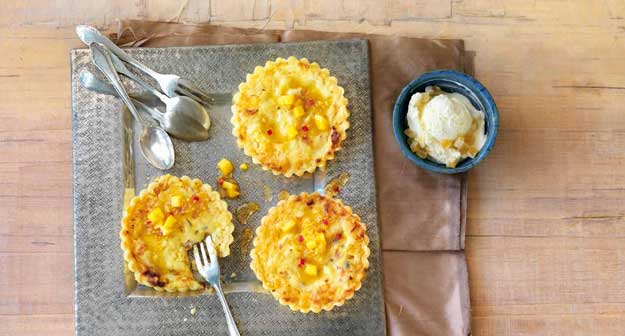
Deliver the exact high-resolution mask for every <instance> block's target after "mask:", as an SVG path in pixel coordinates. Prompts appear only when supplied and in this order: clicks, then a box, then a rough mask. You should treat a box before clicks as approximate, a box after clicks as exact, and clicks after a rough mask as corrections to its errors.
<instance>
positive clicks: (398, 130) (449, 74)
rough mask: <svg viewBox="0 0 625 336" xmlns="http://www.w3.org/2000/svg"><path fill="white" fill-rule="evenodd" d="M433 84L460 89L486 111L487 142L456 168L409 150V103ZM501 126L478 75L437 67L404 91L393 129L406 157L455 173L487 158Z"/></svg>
mask: <svg viewBox="0 0 625 336" xmlns="http://www.w3.org/2000/svg"><path fill="white" fill-rule="evenodd" d="M431 85H436V86H438V87H440V88H441V89H442V90H443V91H445V92H457V93H460V94H462V95H464V96H465V97H467V98H468V99H469V100H470V101H471V103H472V104H473V106H475V108H477V109H479V110H480V111H484V124H485V128H486V143H485V144H484V147H482V149H481V150H480V151H479V152H478V153H477V155H476V156H475V157H474V158H467V159H465V160H463V161H461V162H459V163H458V165H457V166H456V167H455V168H448V167H446V166H445V165H443V164H440V163H437V162H434V161H431V160H429V159H422V158H420V157H418V156H417V155H416V154H415V153H413V152H412V151H411V150H410V146H409V145H408V137H407V136H406V135H405V134H404V130H405V129H407V128H408V121H407V120H406V114H407V113H408V103H409V102H410V98H411V97H412V95H413V94H415V93H416V92H424V91H425V88H426V87H428V86H431ZM498 128H499V111H498V110H497V106H496V105H495V101H494V100H493V97H492V96H491V95H490V93H489V92H488V90H486V88H485V87H484V85H482V84H481V83H480V82H478V81H477V80H476V79H475V78H473V77H471V76H469V75H467V74H464V73H461V72H458V71H453V70H436V71H432V72H427V73H424V74H423V75H421V76H420V77H419V78H417V79H415V80H413V81H412V82H410V84H408V85H407V86H406V87H405V88H404V89H403V90H402V91H401V94H400V95H399V97H398V98H397V102H395V107H394V108H393V132H394V133H395V139H396V140H397V143H398V144H399V148H400V149H401V151H402V153H403V154H404V156H405V157H407V158H408V159H410V161H412V162H414V163H415V164H416V165H417V166H419V167H421V168H424V169H427V170H429V171H433V172H436V173H442V174H456V173H462V172H465V171H467V170H469V169H471V168H473V167H475V166H476V165H477V164H478V163H480V161H482V160H484V158H485V157H486V155H488V153H489V152H490V150H491V149H492V148H493V145H494V144H495V138H496V137H497V129H498Z"/></svg>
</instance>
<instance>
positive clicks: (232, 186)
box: [221, 181, 237, 190]
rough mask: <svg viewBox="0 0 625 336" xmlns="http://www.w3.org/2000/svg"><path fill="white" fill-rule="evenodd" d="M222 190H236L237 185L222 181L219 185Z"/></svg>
mask: <svg viewBox="0 0 625 336" xmlns="http://www.w3.org/2000/svg"><path fill="white" fill-rule="evenodd" d="M221 186H222V187H223V188H224V189H226V190H236V189H237V185H236V184H234V183H232V182H228V181H224V183H222V185H221Z"/></svg>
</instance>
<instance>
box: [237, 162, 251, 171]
mask: <svg viewBox="0 0 625 336" xmlns="http://www.w3.org/2000/svg"><path fill="white" fill-rule="evenodd" d="M248 168H249V167H248V166H247V163H241V164H240V165H239V169H241V170H242V171H247V169H248Z"/></svg>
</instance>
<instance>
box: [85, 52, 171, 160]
mask: <svg viewBox="0 0 625 336" xmlns="http://www.w3.org/2000/svg"><path fill="white" fill-rule="evenodd" d="M89 49H91V60H92V61H93V63H94V64H95V65H96V67H97V68H98V69H100V71H102V73H104V75H106V77H107V78H108V79H109V80H110V81H111V83H112V84H113V87H114V88H115V90H116V91H117V93H118V94H119V96H120V98H121V99H122V101H123V102H124V103H125V104H126V106H127V107H128V110H130V113H132V115H133V117H135V119H137V121H138V122H139V123H140V124H141V126H142V127H143V130H142V131H141V134H140V135H139V148H140V149H141V154H143V157H144V158H145V159H146V160H147V161H148V162H149V163H150V164H151V165H153V166H154V167H156V168H158V169H169V168H171V167H173V165H174V160H175V156H174V146H173V144H172V143H171V139H170V138H169V135H167V132H165V131H164V130H163V129H162V128H160V127H153V126H149V125H148V124H147V122H146V121H145V120H143V118H142V117H141V114H139V112H138V111H137V109H136V108H135V105H134V104H133V103H132V101H131V100H130V97H129V96H128V93H126V90H125V89H124V86H123V85H122V83H121V81H120V80H119V76H118V75H117V72H116V71H115V68H114V66H113V63H112V61H111V57H110V53H109V52H108V50H106V48H105V47H104V46H103V45H102V44H100V43H91V44H90V45H89Z"/></svg>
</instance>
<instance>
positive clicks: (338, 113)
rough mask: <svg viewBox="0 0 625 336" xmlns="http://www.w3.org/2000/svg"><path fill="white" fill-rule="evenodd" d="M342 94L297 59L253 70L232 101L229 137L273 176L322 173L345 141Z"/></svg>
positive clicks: (315, 68) (314, 66) (326, 76)
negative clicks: (235, 140) (231, 125)
mask: <svg viewBox="0 0 625 336" xmlns="http://www.w3.org/2000/svg"><path fill="white" fill-rule="evenodd" d="M343 93H344V90H343V88H342V87H340V86H338V84H337V80H336V78H335V77H332V76H330V72H329V71H328V70H327V69H321V68H320V67H319V64H317V63H310V62H308V60H307V59H305V58H302V59H300V60H298V59H296V58H295V57H289V58H288V59H283V58H278V59H277V60H276V61H275V62H267V63H266V64H265V66H264V67H261V66H257V67H256V69H254V73H252V74H248V75H247V79H246V81H245V82H244V83H241V85H239V91H238V92H237V93H235V95H234V97H233V105H232V119H231V122H232V124H233V126H234V128H233V130H232V134H233V135H234V136H235V137H236V138H237V144H238V146H239V147H240V148H242V149H243V151H244V152H245V154H247V155H249V156H251V157H252V160H253V161H254V163H257V164H260V165H261V166H262V168H263V169H264V170H271V171H272V172H273V173H274V174H275V175H280V174H282V175H285V176H287V177H289V176H292V175H297V176H301V175H303V174H304V173H305V172H311V173H312V172H313V171H314V170H315V169H316V168H318V167H319V168H323V167H325V165H326V162H327V161H328V160H331V159H333V158H334V153H335V152H336V151H338V150H340V149H341V143H342V142H343V140H345V138H346V137H347V133H346V131H347V129H348V128H349V121H348V120H347V119H348V117H349V111H348V109H347V99H346V98H345V97H344V96H343Z"/></svg>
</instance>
